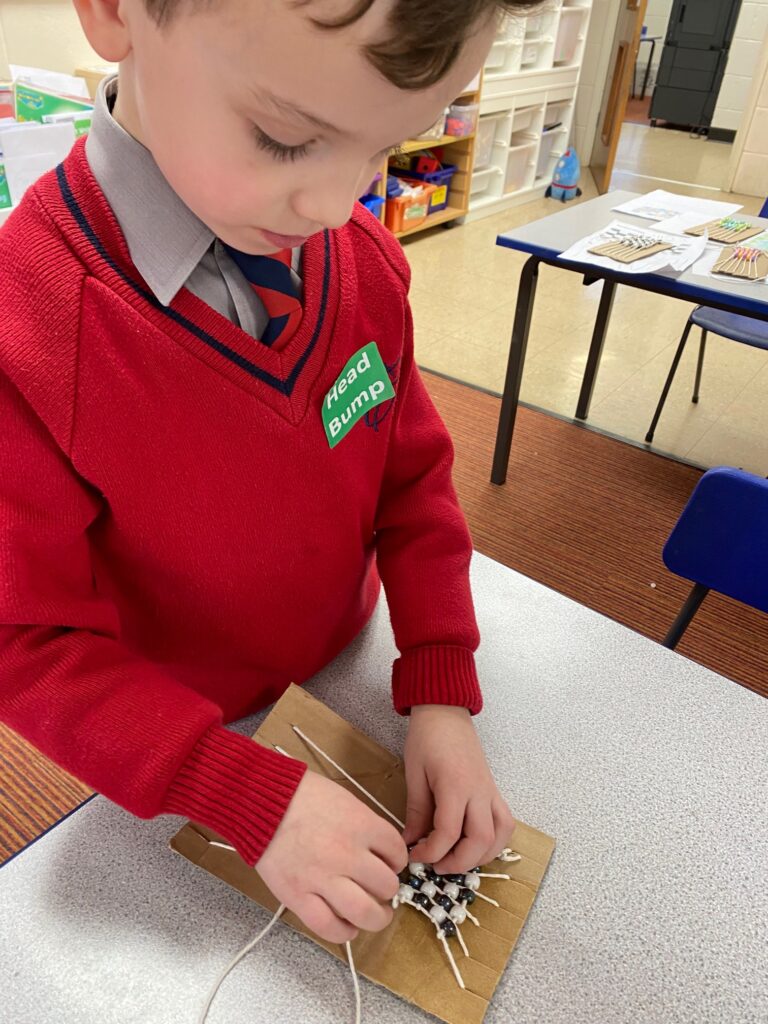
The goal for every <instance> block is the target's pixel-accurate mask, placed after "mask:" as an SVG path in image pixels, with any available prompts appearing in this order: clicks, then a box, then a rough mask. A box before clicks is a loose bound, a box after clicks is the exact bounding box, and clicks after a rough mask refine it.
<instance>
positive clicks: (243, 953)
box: [197, 843, 359, 1024]
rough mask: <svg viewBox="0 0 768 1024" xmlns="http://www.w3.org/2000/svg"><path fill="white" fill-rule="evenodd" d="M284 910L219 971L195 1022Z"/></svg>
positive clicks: (205, 1014)
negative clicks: (229, 975)
mask: <svg viewBox="0 0 768 1024" xmlns="http://www.w3.org/2000/svg"><path fill="white" fill-rule="evenodd" d="M215 845H216V846H224V844H223V843H216V844H215ZM226 848H227V847H225V849H226ZM228 849H230V850H231V849H233V847H231V846H230V847H228ZM284 910H285V904H284V903H281V904H280V906H279V907H278V908H277V910H276V911H275V913H274V914H273V915H272V918H271V920H270V921H269V923H268V924H267V925H265V926H264V928H262V929H261V931H260V932H259V934H258V935H257V936H256V937H255V938H253V939H251V941H250V942H249V943H248V945H247V946H243V948H242V949H241V950H240V952H239V953H238V954H237V956H236V957H235V958H234V960H233V961H232V962H231V963H230V964H229V965H228V966H227V967H226V968H225V969H224V970H223V971H222V972H221V974H220V975H219V976H218V978H217V979H216V984H215V985H214V986H213V989H212V990H211V994H210V995H209V996H208V999H207V1000H206V1003H205V1006H204V1007H203V1011H202V1013H201V1014H200V1016H199V1017H198V1021H197V1024H205V1022H206V1020H207V1019H208V1011H209V1010H210V1008H211V1003H212V1002H213V1000H214V999H215V998H216V993H217V992H218V991H219V989H220V988H221V986H222V984H223V983H224V980H225V979H226V977H227V975H228V974H229V973H230V971H232V970H234V968H235V967H237V965H238V964H239V963H240V961H241V960H242V959H243V957H244V956H246V955H247V954H248V953H250V951H251V950H252V949H253V947H254V946H255V945H256V943H257V942H261V940H262V939H263V938H264V936H265V935H266V934H267V932H269V931H271V929H272V928H273V927H274V925H276V924H277V922H278V921H279V920H280V917H281V916H282V914H283V911H284ZM358 1024H359V1021H358Z"/></svg>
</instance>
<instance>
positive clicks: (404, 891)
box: [397, 885, 414, 903]
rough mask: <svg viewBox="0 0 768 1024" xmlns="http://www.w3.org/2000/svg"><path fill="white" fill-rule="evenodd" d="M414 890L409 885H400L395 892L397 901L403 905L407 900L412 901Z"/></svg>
mask: <svg viewBox="0 0 768 1024" xmlns="http://www.w3.org/2000/svg"><path fill="white" fill-rule="evenodd" d="M413 894H414V890H413V889H412V888H411V887H410V885H401V886H400V888H399V889H398V890H397V895H398V899H400V900H401V901H402V902H403V903H408V901H409V900H412V899H413Z"/></svg>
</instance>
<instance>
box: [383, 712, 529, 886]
mask: <svg viewBox="0 0 768 1024" xmlns="http://www.w3.org/2000/svg"><path fill="white" fill-rule="evenodd" d="M405 779H406V783H407V786H408V812H407V815H406V823H405V833H404V835H403V838H404V839H405V842H406V843H407V844H409V845H410V844H411V843H415V842H417V840H422V841H421V842H419V843H418V845H417V846H416V847H414V849H413V850H411V852H410V859H411V860H414V861H422V862H423V863H425V864H433V865H434V867H435V869H436V870H437V871H440V872H441V873H453V872H456V873H461V872H465V871H469V870H470V868H473V867H476V866H477V865H482V864H488V863H489V862H490V861H492V860H494V858H496V857H498V855H499V854H500V853H501V851H502V850H503V849H504V847H505V846H506V844H507V841H508V840H509V837H510V835H511V834H512V830H513V829H514V827H515V821H514V818H513V817H512V815H511V813H510V811H509V808H508V807H507V805H506V803H505V801H504V800H503V799H502V797H501V795H500V793H499V791H498V789H497V788H496V784H495V783H494V781H493V777H492V776H491V772H490V769H489V768H488V764H487V762H486V760H485V755H484V754H483V749H482V747H481V745H480V740H479V738H478V735H477V733H476V732H475V727H474V725H473V724H472V718H471V716H470V714H469V712H468V711H467V710H466V709H465V708H454V707H447V706H443V705H438V704H425V705H422V706H419V707H414V708H412V709H411V721H410V724H409V726H408V737H407V739H406V741H405ZM422 837H426V838H422Z"/></svg>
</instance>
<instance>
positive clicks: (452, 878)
mask: <svg viewBox="0 0 768 1024" xmlns="http://www.w3.org/2000/svg"><path fill="white" fill-rule="evenodd" d="M445 880H446V882H455V883H456V884H457V885H464V875H446V876H445Z"/></svg>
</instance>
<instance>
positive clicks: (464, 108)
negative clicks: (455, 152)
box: [445, 103, 480, 138]
mask: <svg viewBox="0 0 768 1024" xmlns="http://www.w3.org/2000/svg"><path fill="white" fill-rule="evenodd" d="M479 113H480V104H479V103H466V104H462V103H453V104H451V106H450V107H449V108H448V116H447V117H446V119H445V134H446V135H453V136H455V137H456V138H464V137H465V136H467V135H471V134H472V133H473V132H474V131H475V129H476V128H477V118H478V115H479Z"/></svg>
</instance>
